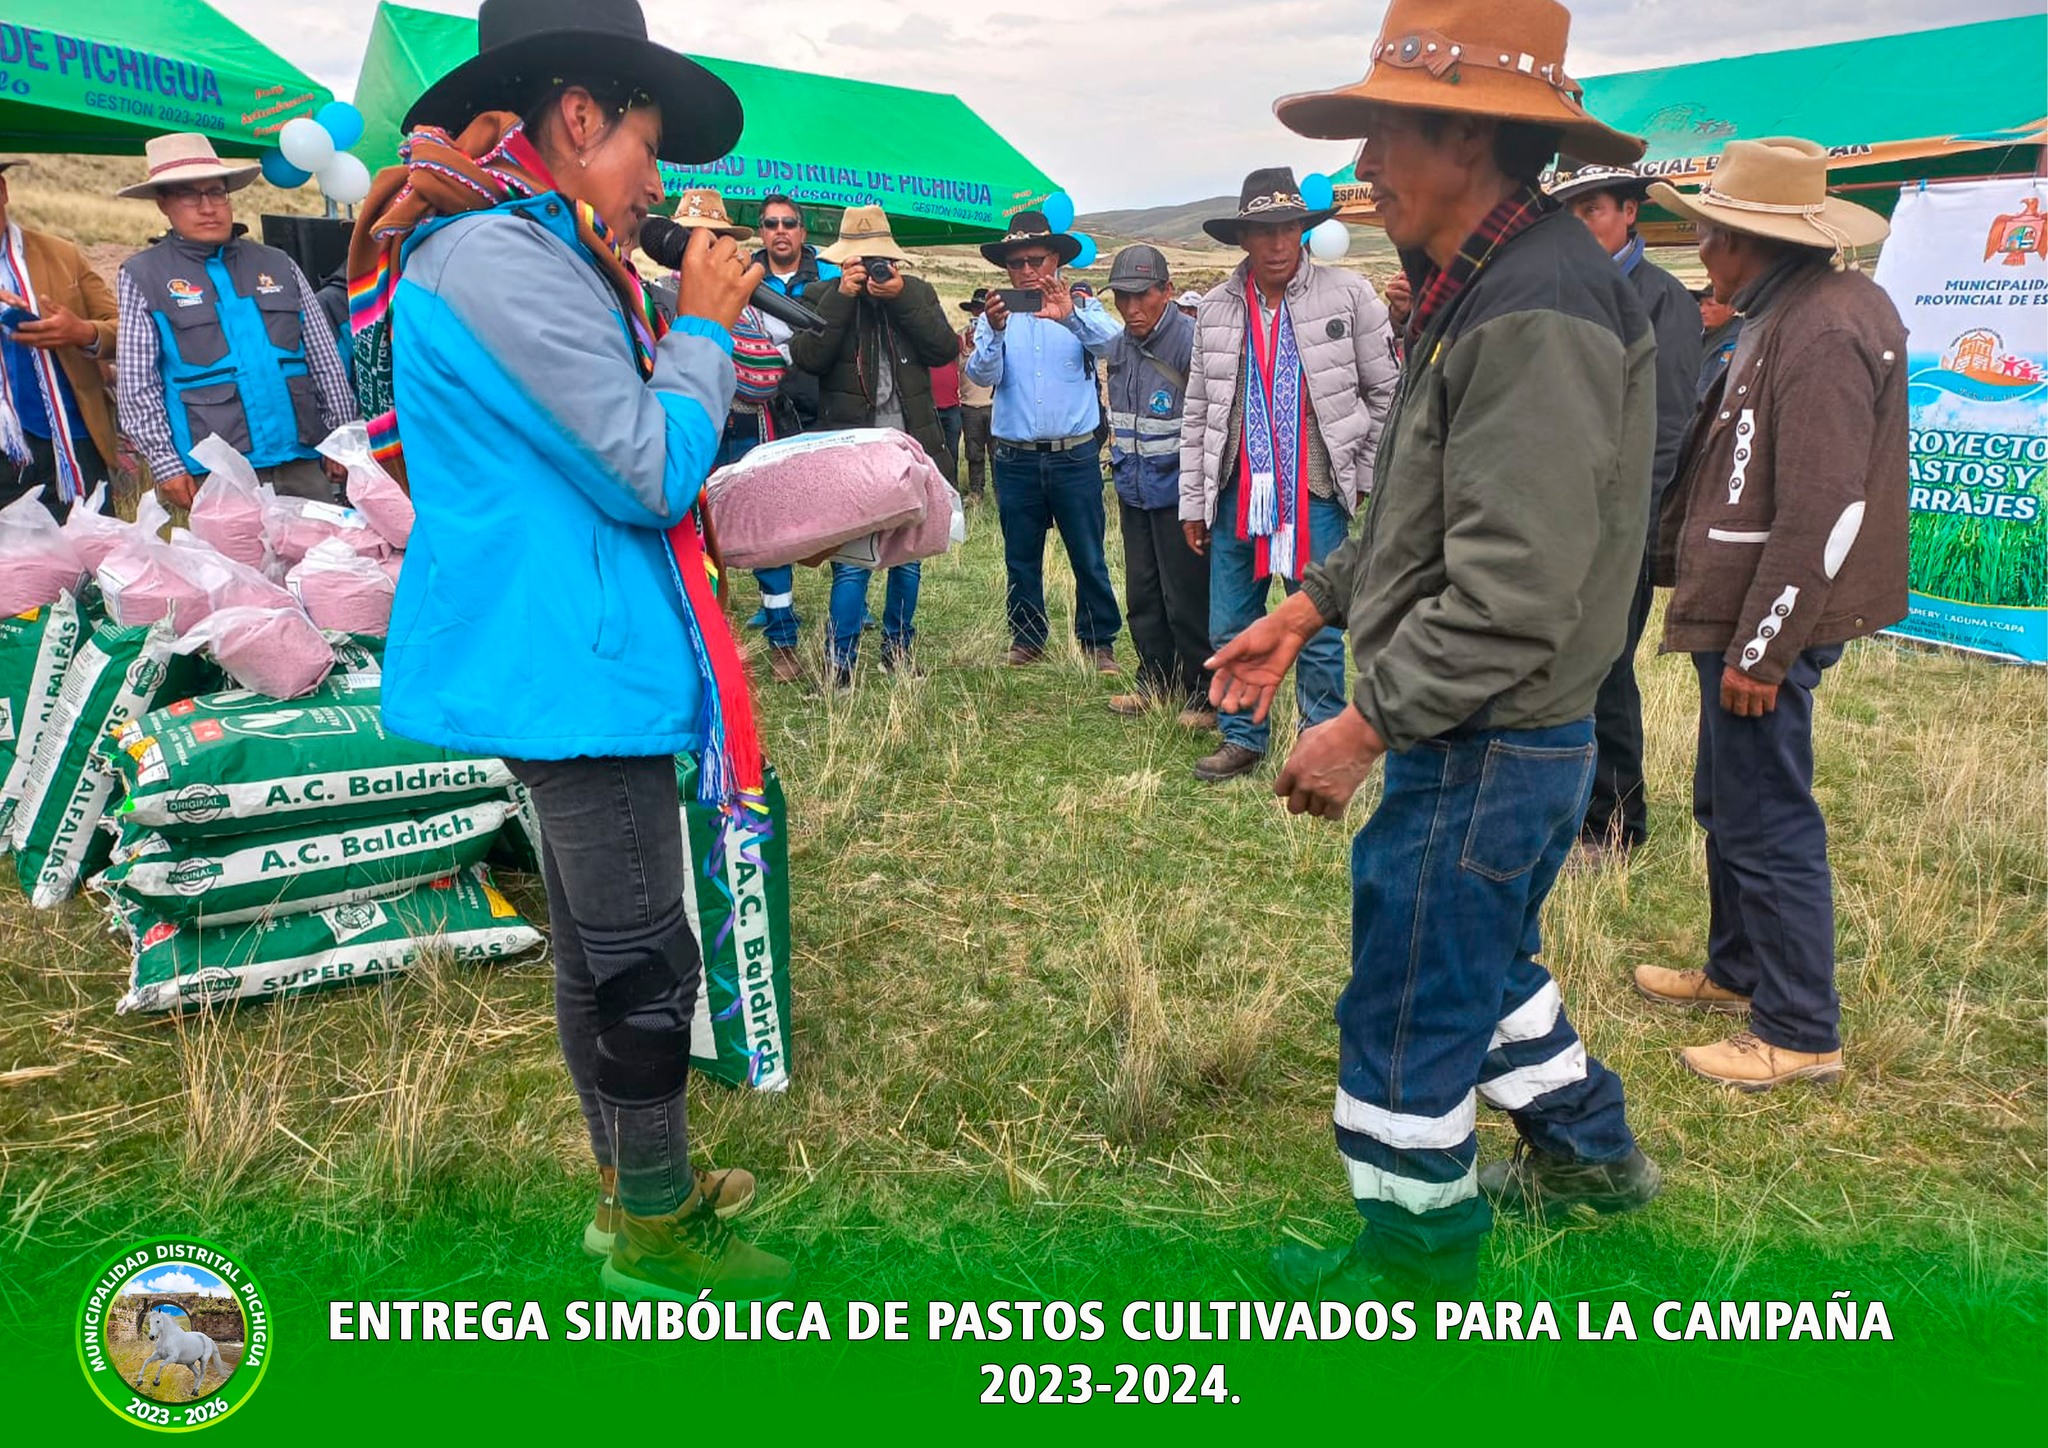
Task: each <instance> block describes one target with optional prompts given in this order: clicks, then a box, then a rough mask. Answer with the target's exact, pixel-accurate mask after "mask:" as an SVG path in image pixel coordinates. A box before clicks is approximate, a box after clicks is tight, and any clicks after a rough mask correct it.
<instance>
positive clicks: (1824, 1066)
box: [1678, 1031, 1842, 1091]
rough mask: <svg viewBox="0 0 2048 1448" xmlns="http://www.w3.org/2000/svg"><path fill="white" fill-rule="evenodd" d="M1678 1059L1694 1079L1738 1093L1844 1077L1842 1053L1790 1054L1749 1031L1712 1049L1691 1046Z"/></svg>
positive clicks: (1679, 1054) (1801, 1052)
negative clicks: (1706, 1080)
mask: <svg viewBox="0 0 2048 1448" xmlns="http://www.w3.org/2000/svg"><path fill="white" fill-rule="evenodd" d="M1678 1059H1679V1060H1681V1061H1683V1062H1684V1063H1685V1067H1686V1069H1687V1070H1688V1071H1691V1072H1692V1073H1693V1074H1694V1075H1696V1076H1704V1077H1706V1078H1707V1079H1708V1080H1709V1081H1718V1082H1720V1083H1721V1084H1722V1085H1723V1086H1733V1087H1734V1088H1735V1089H1736V1090H1737V1091H1768V1090H1770V1089H1771V1088H1772V1087H1773V1086H1783V1085H1785V1084H1786V1083H1787V1082H1788V1081H1816V1082H1818V1081H1834V1080H1838V1079H1839V1078H1840V1077H1841V1074H1842V1053H1841V1052H1840V1051H1839V1050H1836V1051H1788V1050H1786V1049H1785V1048H1784V1047H1783V1046H1773V1045H1772V1044H1771V1043H1770V1042H1768V1041H1762V1040H1758V1039H1757V1038H1756V1037H1755V1036H1754V1035H1752V1034H1751V1033H1750V1032H1748V1031H1737V1032H1736V1033H1735V1034H1734V1035H1732V1036H1730V1037H1729V1038H1728V1039H1727V1040H1725V1041H1716V1042H1715V1043H1714V1044H1713V1045H1711V1046H1688V1047H1686V1048H1685V1049H1684V1050H1683V1051H1680V1052H1679V1053H1678Z"/></svg>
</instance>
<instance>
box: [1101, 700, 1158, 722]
mask: <svg viewBox="0 0 2048 1448" xmlns="http://www.w3.org/2000/svg"><path fill="white" fill-rule="evenodd" d="M1158 707H1159V701H1158V700H1157V699H1155V698H1153V697H1152V696H1151V695H1150V694H1111V695H1110V696H1109V712H1110V713H1112V714H1121V715H1122V716H1123V717H1124V718H1126V719H1142V718H1144V717H1145V716H1146V715H1147V714H1150V713H1151V712H1152V711H1153V710H1154V709H1157V708H1158Z"/></svg>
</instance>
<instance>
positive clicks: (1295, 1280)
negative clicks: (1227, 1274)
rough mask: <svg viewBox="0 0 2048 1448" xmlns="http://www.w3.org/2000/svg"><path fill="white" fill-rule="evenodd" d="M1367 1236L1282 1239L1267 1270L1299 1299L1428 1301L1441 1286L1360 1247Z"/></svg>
mask: <svg viewBox="0 0 2048 1448" xmlns="http://www.w3.org/2000/svg"><path fill="white" fill-rule="evenodd" d="M1364 1242H1365V1238H1364V1237H1363V1236H1361V1237H1359V1239H1358V1240H1357V1241H1355V1242H1352V1243H1351V1244H1349V1245H1348V1246H1344V1247H1311V1246H1309V1244H1308V1243H1306V1242H1282V1243H1281V1244H1280V1245H1279V1246H1277V1247H1275V1248H1274V1249H1273V1251H1272V1253H1271V1254H1270V1255H1269V1256H1268V1257H1267V1258H1266V1271H1267V1275H1269V1276H1270V1277H1271V1278H1272V1279H1273V1281H1274V1283H1275V1284H1277V1285H1278V1286H1279V1288H1280V1291H1281V1292H1282V1293H1283V1294H1284V1295H1286V1296H1287V1297H1290V1298H1293V1299H1294V1300H1296V1301H1298V1302H1316V1301H1321V1300H1323V1299H1325V1298H1327V1299H1328V1300H1329V1301H1331V1302H1351V1303H1358V1302H1364V1301H1367V1300H1368V1299H1370V1300H1372V1301H1376V1302H1426V1301H1433V1300H1434V1299H1435V1297H1436V1295H1437V1293H1438V1292H1440V1291H1441V1290H1442V1289H1441V1288H1440V1287H1434V1286H1432V1285H1431V1284H1429V1283H1427V1282H1424V1281H1423V1280H1422V1279H1420V1278H1418V1277H1415V1276H1413V1275H1411V1274H1409V1273H1406V1272H1396V1271H1394V1270H1393V1269H1392V1268H1390V1267H1388V1266H1387V1265H1386V1264H1385V1263H1384V1262H1381V1261H1378V1260H1377V1259H1376V1258H1374V1257H1373V1256H1372V1255H1370V1254H1369V1253H1367V1252H1365V1251H1364V1250H1362V1248H1363V1244H1364Z"/></svg>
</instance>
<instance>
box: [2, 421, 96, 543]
mask: <svg viewBox="0 0 2048 1448" xmlns="http://www.w3.org/2000/svg"><path fill="white" fill-rule="evenodd" d="M25 439H26V441H27V443H28V451H29V460H28V461H27V462H26V463H19V464H17V463H13V462H8V461H5V460H0V508H4V507H6V506H7V505H8V504H9V503H12V502H15V501H17V500H18V499H21V498H24V497H26V496H27V495H28V494H29V492H30V491H31V490H32V489H35V488H41V489H42V490H43V506H44V507H45V508H48V509H49V510H50V513H51V516H53V517H55V518H57V519H58V520H60V521H61V520H62V519H63V518H64V517H65V515H67V514H68V513H69V512H70V511H71V508H70V505H69V504H67V503H65V502H64V501H63V499H61V498H59V497H58V496H57V445H56V444H55V443H53V442H51V441H50V440H49V439H48V438H46V437H37V436H36V435H35V434H34V433H28V434H26V435H25ZM74 441H75V443H76V445H77V448H78V465H79V466H80V467H81V468H83V469H84V470H85V490H84V492H82V493H80V494H79V496H80V497H83V496H85V493H89V492H91V491H92V490H93V488H94V486H95V485H97V484H98V483H99V481H100V480H101V479H102V478H104V477H106V475H107V463H106V459H104V458H102V457H101V456H100V450H99V449H98V448H96V447H94V446H93V445H92V439H91V438H89V437H81V438H77V439H75V440H74Z"/></svg>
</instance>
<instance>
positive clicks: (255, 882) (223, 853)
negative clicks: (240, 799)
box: [93, 799, 512, 925]
mask: <svg viewBox="0 0 2048 1448" xmlns="http://www.w3.org/2000/svg"><path fill="white" fill-rule="evenodd" d="M511 809H512V806H511V805H509V804H507V803H506V802H505V801H504V800H502V799H496V800H484V801H479V802H477V803H475V804H465V805H457V806H456V807H455V808H453V809H447V810H442V811H439V812H438V813H429V814H417V815H400V816H397V817H396V818H387V819H381V820H358V821H355V822H353V823H348V824H301V825H299V826H298V827H296V828H294V829H288V830H271V831H268V832H267V833H264V834H252V835H241V836H238V837H236V838H234V839H221V840H172V839H166V838H165V837H164V836H162V835H157V834H147V833H145V834H142V835H140V836H139V837H136V836H131V835H125V834H124V836H123V837H122V839H123V847H122V849H121V851H120V852H119V854H118V855H117V857H116V859H115V862H114V864H113V865H111V866H110V867H109V868H108V869H107V871H106V873H105V874H103V875H101V876H99V878H97V879H96V880H94V881H93V888H94V889H95V890H99V891H102V892H104V893H106V894H108V895H113V896H116V897H122V898H126V899H127V900H129V901H131V902H132V903H134V904H136V905H139V906H142V907H144V908H147V909H148V910H150V911H151V912H152V913H154V914H157V915H161V916H163V917H164V918H165V919H167V920H189V921H199V922H201V923H204V924H208V925H228V924H233V923H234V922H236V921H239V920H255V919H258V918H260V917H262V916H264V915H272V914H294V913H298V912H301V911H306V910H324V909H328V908H330V907H332V906H336V905H351V904H354V903H355V902H356V901H358V900H371V899H375V898H377V897H379V896H384V895H392V894H396V893H398V892H399V891H401V890H404V889H406V888H408V887H410V886H413V885H419V884H423V883H425V882H426V881H428V880H432V879H436V878H438V877H439V876H442V875H452V874H454V873H456V872H457V871H458V870H466V869H468V868H469V867H470V866H471V865H474V864H477V863H479V862H480V861H481V860H482V859H483V857H484V855H485V854H486V853H487V852H488V851H489V850H490V848H491V840H492V838H493V837H494V836H496V834H497V833H498V827H499V826H500V825H502V824H504V822H505V816H506V815H507V814H508V813H510V812H511Z"/></svg>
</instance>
